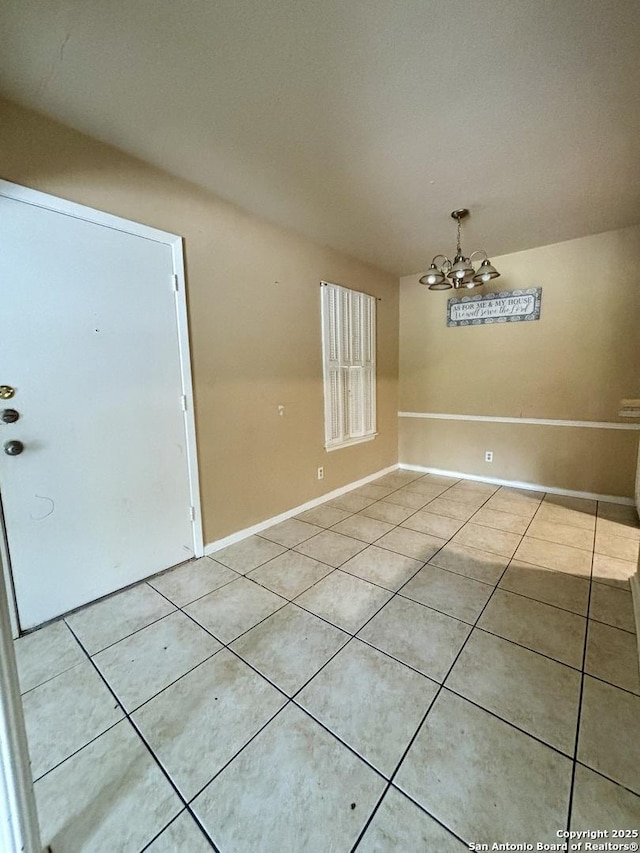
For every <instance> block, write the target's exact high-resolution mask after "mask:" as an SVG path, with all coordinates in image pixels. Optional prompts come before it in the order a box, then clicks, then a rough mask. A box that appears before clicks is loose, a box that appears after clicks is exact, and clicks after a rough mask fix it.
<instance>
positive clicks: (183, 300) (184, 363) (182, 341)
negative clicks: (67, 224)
mask: <svg viewBox="0 0 640 853" xmlns="http://www.w3.org/2000/svg"><path fill="white" fill-rule="evenodd" d="M0 196H4V197H6V198H10V199H13V200H15V201H22V202H25V203H26V204H30V205H33V206H35V207H41V208H44V209H46V210H52V211H54V212H56V213H61V214H63V215H64V216H71V217H73V218H75V219H82V220H84V221H86V222H92V223H94V224H96V225H103V226H105V227H107V228H112V229H114V230H116V231H123V232H125V233H127V234H133V235H134V236H136V237H142V238H144V239H146V240H153V241H154V242H156V243H164V244H165V245H167V246H169V247H170V249H171V254H172V258H173V273H174V276H175V281H176V284H177V288H176V291H175V300H176V316H177V324H178V346H179V353H180V373H181V380H182V394H183V395H184V399H185V402H186V411H185V413H184V418H185V432H186V449H187V464H188V469H189V489H190V498H191V506H192V507H193V509H194V512H193V515H194V518H193V546H194V554H195V556H196V557H201V556H202V555H203V554H204V541H203V533H202V506H201V501H200V480H199V475H198V456H197V448H196V425H195V411H194V400H193V380H192V375H191V354H190V348H189V324H188V315H187V294H186V278H185V272H184V253H183V245H182V237H180V236H179V235H177V234H170V233H169V232H167V231H160V230H158V229H157V228H151V227H150V226H148V225H142V224H141V223H139V222H131V221H130V220H128V219H123V218H121V217H120V216H114V215H113V214H111V213H104V212H103V211H101V210H95V209H94V208H91V207H85V205H82V204H76V203H75V202H72V201H67V200H66V199H62V198H58V197H57V196H53V195H49V194H48V193H44V192H40V190H32V189H29V188H28V187H23V186H20V185H19V184H13V183H11V182H10V181H4V180H2V179H0ZM167 286H168V287H169V286H171V285H170V283H167ZM0 524H2V522H1V521H0ZM5 556H6V555H5ZM6 562H7V561H6V560H3V569H4V575H5V582H6V583H7V589H8V590H11V591H12V590H13V582H12V579H11V576H10V571H9V567H8V566H7V565H6ZM8 598H9V599H10V600H9V606H10V611H11V625H12V628H13V631H14V636H17V633H16V630H17V624H18V621H17V614H16V612H15V602H14V596H13V595H12V594H9V595H8Z"/></svg>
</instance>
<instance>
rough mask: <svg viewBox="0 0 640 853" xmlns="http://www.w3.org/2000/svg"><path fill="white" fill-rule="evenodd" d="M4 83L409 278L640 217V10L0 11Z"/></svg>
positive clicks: (75, 3)
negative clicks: (453, 260) (459, 214)
mask: <svg viewBox="0 0 640 853" xmlns="http://www.w3.org/2000/svg"><path fill="white" fill-rule="evenodd" d="M0 32H2V50H1V51H0V91H2V92H3V93H4V94H5V95H6V96H7V97H9V98H11V99H13V100H15V101H17V102H19V103H22V104H24V105H27V106H29V107H32V108H34V109H37V110H39V111H41V112H43V113H46V114H47V115H50V116H52V117H54V118H56V119H58V120H60V121H62V122H64V123H65V124H68V125H70V126H72V127H75V128H77V129H79V130H81V131H83V132H85V133H88V134H90V135H91V136H94V137H96V138H98V139H100V140H103V141H105V142H108V143H111V144H113V145H116V146H117V147H119V148H121V149H123V150H125V151H128V152H130V153H132V154H134V155H137V156H138V157H141V158H143V159H144V160H146V161H148V162H150V163H153V164H155V165H157V166H160V167H162V168H164V169H166V170H167V171H169V172H172V173H174V174H176V175H180V176H182V177H184V178H187V179H189V180H190V181H193V182H195V183H197V184H199V185H201V186H203V187H206V188H209V189H211V190H213V191H214V192H216V193H217V194H218V195H220V196H222V197H224V198H227V199H229V200H231V201H233V202H236V203H237V204H239V205H241V206H242V207H244V208H246V209H248V210H251V211H253V212H255V213H257V214H260V215H262V216H265V217H267V218H268V219H270V220H272V221H275V222H278V223H281V224H283V225H286V226H290V227H293V228H295V229H296V230H298V231H299V232H302V233H304V234H306V235H308V236H309V237H311V238H313V239H315V240H317V241H319V242H322V243H326V244H329V245H331V246H334V247H336V248H339V249H342V250H344V251H347V252H349V253H350V254H352V255H355V256H356V257H359V258H363V259H365V260H368V261H370V262H372V263H374V264H377V265H379V266H382V267H384V268H386V269H388V270H390V271H393V272H395V273H398V274H405V273H413V272H416V271H418V270H421V269H424V268H425V267H426V266H427V265H428V262H429V261H430V259H431V256H432V255H433V254H435V253H436V252H439V251H451V250H452V249H453V244H454V236H455V227H454V223H453V222H452V220H451V219H450V218H449V213H450V211H451V210H452V209H453V208H455V207H462V206H464V207H468V208H470V209H471V218H470V220H469V221H468V224H466V225H465V226H464V231H463V246H464V247H465V248H466V249H467V250H471V249H474V248H478V247H483V248H486V249H487V250H488V251H489V253H490V254H494V255H498V254H504V253H507V252H512V251H517V250H519V249H525V248H530V247H533V246H539V245H544V244H547V243H553V242H557V241H560V240H565V239H569V238H572V237H578V236H583V235H586V234H591V233H596V232H598V231H605V230H608V229H612V228H618V227H622V226H624V225H628V224H631V223H634V222H638V221H640V181H639V180H638V178H639V177H640V175H639V171H640V169H639V164H640V61H639V57H640V3H638V0H474V2H469V0H446V1H445V0H274V2H269V0H253V2H252V1H251V0H3V2H2V3H1V4H0Z"/></svg>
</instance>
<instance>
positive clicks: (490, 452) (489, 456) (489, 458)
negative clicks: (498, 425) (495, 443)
mask: <svg viewBox="0 0 640 853" xmlns="http://www.w3.org/2000/svg"><path fill="white" fill-rule="evenodd" d="M484 461H485V462H493V450H485V453H484Z"/></svg>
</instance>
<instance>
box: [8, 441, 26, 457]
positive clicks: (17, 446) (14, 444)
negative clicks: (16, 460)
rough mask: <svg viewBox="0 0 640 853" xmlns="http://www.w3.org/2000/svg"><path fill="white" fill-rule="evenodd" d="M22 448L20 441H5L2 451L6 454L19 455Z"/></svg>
mask: <svg viewBox="0 0 640 853" xmlns="http://www.w3.org/2000/svg"><path fill="white" fill-rule="evenodd" d="M23 450H24V444H23V443H22V442H21V441H5V443H4V452H5V453H6V454H7V456H19V455H20V454H21V453H22V451H23Z"/></svg>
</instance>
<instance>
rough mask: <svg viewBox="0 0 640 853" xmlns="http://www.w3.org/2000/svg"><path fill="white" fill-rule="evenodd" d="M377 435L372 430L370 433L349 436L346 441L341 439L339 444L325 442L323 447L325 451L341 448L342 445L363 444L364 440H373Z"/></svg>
mask: <svg viewBox="0 0 640 853" xmlns="http://www.w3.org/2000/svg"><path fill="white" fill-rule="evenodd" d="M377 435H378V433H377V432H372V433H371V435H362V436H358V438H350V439H349V440H348V441H341V442H340V444H325V446H324V449H325V450H326V451H327V453H330V452H331V451H332V450H342V448H343V447H353V446H354V445H355V444H363V443H364V442H365V441H373V439H374V438H375V437H376V436H377Z"/></svg>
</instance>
